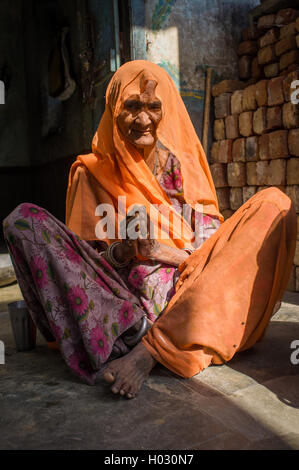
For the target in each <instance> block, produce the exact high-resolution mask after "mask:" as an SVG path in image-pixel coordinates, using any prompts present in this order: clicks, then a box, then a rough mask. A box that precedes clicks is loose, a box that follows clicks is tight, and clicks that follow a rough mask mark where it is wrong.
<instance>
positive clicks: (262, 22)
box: [257, 15, 276, 29]
mask: <svg viewBox="0 0 299 470" xmlns="http://www.w3.org/2000/svg"><path fill="white" fill-rule="evenodd" d="M275 18H276V17H275V15H263V16H260V17H259V19H258V23H257V29H269V28H273V26H275Z"/></svg>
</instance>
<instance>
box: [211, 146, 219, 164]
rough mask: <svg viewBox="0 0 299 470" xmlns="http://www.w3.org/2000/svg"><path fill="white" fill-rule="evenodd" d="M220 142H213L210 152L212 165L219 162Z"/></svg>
mask: <svg viewBox="0 0 299 470" xmlns="http://www.w3.org/2000/svg"><path fill="white" fill-rule="evenodd" d="M219 145H220V142H219V141H218V142H213V143H212V146H211V151H210V157H211V163H215V162H218V158H219Z"/></svg>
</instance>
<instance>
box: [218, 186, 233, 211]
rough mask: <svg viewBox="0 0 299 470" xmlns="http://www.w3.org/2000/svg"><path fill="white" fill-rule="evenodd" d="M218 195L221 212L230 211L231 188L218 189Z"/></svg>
mask: <svg viewBox="0 0 299 470" xmlns="http://www.w3.org/2000/svg"><path fill="white" fill-rule="evenodd" d="M216 194H217V199H218V205H219V210H220V212H221V211H223V210H225V209H230V202H229V195H230V189H229V188H217V189H216Z"/></svg>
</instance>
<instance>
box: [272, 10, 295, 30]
mask: <svg viewBox="0 0 299 470" xmlns="http://www.w3.org/2000/svg"><path fill="white" fill-rule="evenodd" d="M298 15H299V12H298V10H295V9H294V8H284V9H282V10H279V12H278V13H277V14H276V18H275V24H276V25H278V26H282V25H284V24H289V23H292V22H293V21H295V20H296V18H297V17H298Z"/></svg>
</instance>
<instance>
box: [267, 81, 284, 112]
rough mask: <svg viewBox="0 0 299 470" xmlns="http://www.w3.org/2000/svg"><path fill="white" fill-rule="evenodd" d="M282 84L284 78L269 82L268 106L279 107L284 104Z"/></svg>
mask: <svg viewBox="0 0 299 470" xmlns="http://www.w3.org/2000/svg"><path fill="white" fill-rule="evenodd" d="M282 82H283V77H276V78H272V79H271V80H268V106H277V105H279V104H283V103H284V95H283V89H282Z"/></svg>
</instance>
